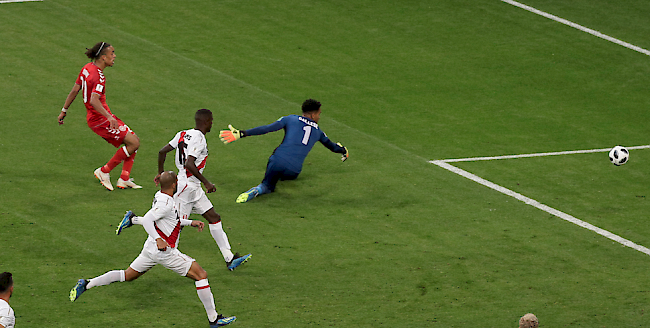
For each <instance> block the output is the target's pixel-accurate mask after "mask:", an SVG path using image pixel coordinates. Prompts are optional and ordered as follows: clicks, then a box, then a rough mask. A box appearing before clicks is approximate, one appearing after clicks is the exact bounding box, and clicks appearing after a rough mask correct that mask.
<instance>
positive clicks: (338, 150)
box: [318, 132, 345, 154]
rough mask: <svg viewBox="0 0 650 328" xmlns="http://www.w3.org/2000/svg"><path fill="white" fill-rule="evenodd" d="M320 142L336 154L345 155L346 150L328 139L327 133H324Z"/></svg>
mask: <svg viewBox="0 0 650 328" xmlns="http://www.w3.org/2000/svg"><path fill="white" fill-rule="evenodd" d="M318 141H320V142H321V143H322V144H323V146H325V147H327V149H329V150H330V151H332V152H334V153H339V154H345V148H343V147H341V146H339V145H337V144H335V143H334V142H332V140H330V138H328V137H327V135H326V134H325V132H323V133H322V135H321V137H320V140H318Z"/></svg>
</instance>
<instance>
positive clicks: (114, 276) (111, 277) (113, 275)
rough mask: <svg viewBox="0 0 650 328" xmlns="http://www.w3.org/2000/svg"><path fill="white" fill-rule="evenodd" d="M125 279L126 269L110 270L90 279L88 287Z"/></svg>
mask: <svg viewBox="0 0 650 328" xmlns="http://www.w3.org/2000/svg"><path fill="white" fill-rule="evenodd" d="M124 280H125V278H124V270H113V271H108V272H106V273H104V274H103V275H101V276H99V277H95V278H92V279H90V281H88V285H86V289H91V288H93V287H97V286H104V285H108V284H111V283H114V282H117V281H119V282H124Z"/></svg>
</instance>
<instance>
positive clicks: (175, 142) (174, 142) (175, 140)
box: [169, 132, 181, 149]
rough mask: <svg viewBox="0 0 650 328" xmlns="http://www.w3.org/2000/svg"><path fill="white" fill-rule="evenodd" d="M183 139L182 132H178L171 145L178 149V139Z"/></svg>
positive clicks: (170, 142)
mask: <svg viewBox="0 0 650 328" xmlns="http://www.w3.org/2000/svg"><path fill="white" fill-rule="evenodd" d="M180 139H181V132H178V133H176V135H175V136H174V138H173V139H172V140H171V141H169V145H170V146H172V148H174V149H176V148H178V141H179V140H180Z"/></svg>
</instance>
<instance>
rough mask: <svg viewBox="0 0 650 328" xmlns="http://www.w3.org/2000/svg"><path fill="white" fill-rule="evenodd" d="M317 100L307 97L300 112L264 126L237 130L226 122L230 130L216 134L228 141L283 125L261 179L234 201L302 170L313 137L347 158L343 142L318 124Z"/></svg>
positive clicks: (242, 200) (271, 188)
mask: <svg viewBox="0 0 650 328" xmlns="http://www.w3.org/2000/svg"><path fill="white" fill-rule="evenodd" d="M320 106H321V103H320V102H318V101H316V100H314V99H307V100H305V102H304V103H302V116H298V115H289V116H284V117H281V118H280V119H278V120H277V121H275V122H273V123H271V124H269V125H264V126H259V127H256V128H252V129H249V130H244V131H240V130H237V129H235V128H234V127H233V126H232V125H229V126H228V128H230V130H222V131H221V133H220V134H219V138H220V139H221V141H223V143H225V144H228V143H231V142H233V141H236V140H238V139H239V138H243V137H248V136H257V135H262V134H266V133H269V132H274V131H278V130H280V129H284V139H283V140H282V143H281V144H280V146H278V147H277V148H276V149H275V151H274V152H273V154H272V155H271V157H269V162H268V164H267V165H266V174H265V175H264V180H262V183H260V184H259V185H258V186H256V187H253V188H251V189H249V190H248V191H246V192H244V193H242V194H241V195H239V197H237V203H245V202H248V201H249V200H251V199H253V198H255V197H257V196H259V195H262V194H266V193H270V192H273V191H274V190H275V185H276V184H277V183H278V180H293V179H295V178H297V177H298V175H299V174H300V172H301V171H302V164H303V162H304V161H305V157H307V154H309V151H311V149H312V147H314V144H315V143H316V141H320V142H321V143H322V144H323V145H324V146H325V147H327V148H328V149H329V150H331V151H332V152H335V153H339V154H343V156H342V157H341V160H342V161H345V160H346V159H348V155H349V153H348V149H347V148H345V147H343V145H341V144H340V143H339V144H335V143H333V142H332V141H331V140H330V139H329V138H328V137H327V135H325V132H323V131H321V130H320V129H319V127H318V120H319V119H320V114H321V109H320Z"/></svg>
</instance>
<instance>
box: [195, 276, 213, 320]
mask: <svg viewBox="0 0 650 328" xmlns="http://www.w3.org/2000/svg"><path fill="white" fill-rule="evenodd" d="M194 284H195V285H196V293H197V294H198V295H199V299H200V300H201V303H203V307H204V308H205V312H206V313H207V314H208V320H210V322H213V321H215V320H217V316H218V315H219V314H218V313H217V309H216V307H215V306H214V296H213V295H212V291H211V290H210V284H209V283H208V278H205V279H203V280H199V281H196V282H195V283H194Z"/></svg>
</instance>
